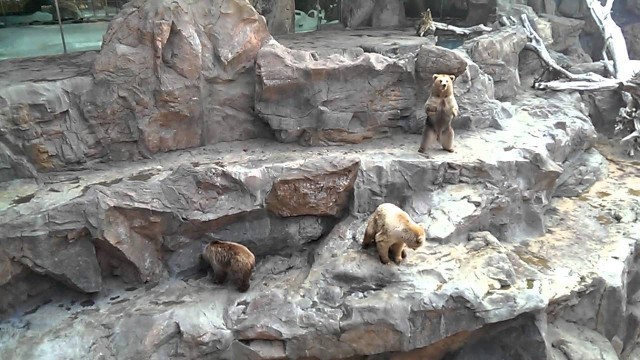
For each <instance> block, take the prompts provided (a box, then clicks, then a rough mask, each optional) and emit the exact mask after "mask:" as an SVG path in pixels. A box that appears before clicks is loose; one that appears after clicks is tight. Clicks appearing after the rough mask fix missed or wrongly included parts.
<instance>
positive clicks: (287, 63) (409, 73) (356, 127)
mask: <svg viewBox="0 0 640 360" xmlns="http://www.w3.org/2000/svg"><path fill="white" fill-rule="evenodd" d="M256 63H257V65H256V66H257V68H258V71H259V74H260V75H259V78H258V86H257V90H256V107H255V109H256V112H257V113H258V114H259V115H260V117H261V118H262V119H264V120H265V121H266V122H268V124H269V126H270V127H271V129H273V130H274V132H275V135H276V138H277V139H278V140H279V141H282V142H294V141H295V142H299V143H301V144H305V145H331V144H340V143H359V142H362V141H363V140H364V139H368V138H372V137H376V136H380V135H384V134H386V133H388V131H389V128H393V127H400V126H401V125H402V120H403V119H406V118H408V117H409V116H410V115H412V112H413V106H414V104H415V86H413V73H414V71H413V67H414V60H413V58H412V57H411V56H405V57H401V58H389V57H385V56H383V55H380V54H375V53H365V54H363V55H361V56H359V57H357V58H355V59H354V58H347V57H345V56H342V55H331V56H329V57H326V58H325V57H323V58H318V57H317V55H314V54H312V53H310V52H307V51H302V50H291V49H289V48H286V47H284V46H282V45H280V44H279V43H277V42H275V41H273V42H271V43H269V44H267V45H265V46H264V47H263V48H262V49H261V50H260V52H259V53H258V59H257V61H256ZM364 79H366V81H362V80H364Z"/></svg>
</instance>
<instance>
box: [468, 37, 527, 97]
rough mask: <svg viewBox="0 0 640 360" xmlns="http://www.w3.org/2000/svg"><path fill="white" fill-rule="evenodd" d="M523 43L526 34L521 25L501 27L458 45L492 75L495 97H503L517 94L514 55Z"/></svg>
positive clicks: (518, 77)
mask: <svg viewBox="0 0 640 360" xmlns="http://www.w3.org/2000/svg"><path fill="white" fill-rule="evenodd" d="M526 43H527V35H526V33H525V32H524V30H523V29H522V28H521V27H505V28H502V29H500V30H498V31H494V32H492V33H489V34H485V35H482V36H479V37H477V38H475V39H472V40H469V41H467V42H466V43H465V44H464V45H463V47H462V48H463V49H464V50H465V51H466V52H467V53H468V54H469V57H470V58H471V60H473V61H474V62H475V63H476V64H478V66H479V67H480V69H481V70H482V71H483V72H485V73H486V74H488V75H489V76H491V77H492V78H493V81H494V86H495V97H496V99H498V100H507V99H509V98H512V97H514V96H515V95H516V94H517V93H518V89H519V87H520V76H519V75H518V60H519V58H518V56H519V54H520V52H521V51H522V50H523V49H524V46H525V45H526Z"/></svg>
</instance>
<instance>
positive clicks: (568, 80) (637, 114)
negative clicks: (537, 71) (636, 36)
mask: <svg viewBox="0 0 640 360" xmlns="http://www.w3.org/2000/svg"><path fill="white" fill-rule="evenodd" d="M584 1H585V2H586V4H587V6H588V7H589V9H590V11H591V15H592V16H593V19H594V21H595V23H596V25H597V26H598V28H599V29H600V32H601V33H602V36H603V37H604V39H605V46H604V49H603V56H604V59H605V60H607V59H608V58H609V56H608V55H610V56H611V60H612V61H611V62H612V63H613V67H612V68H611V67H609V72H610V75H611V76H613V77H612V78H605V77H602V76H600V75H598V74H594V73H588V74H573V73H571V72H570V71H568V70H566V69H564V68H562V67H561V66H559V65H558V64H557V63H556V62H555V61H554V60H553V58H552V57H551V55H550V54H549V52H548V50H547V48H546V47H545V46H544V43H543V42H542V39H541V38H540V36H538V34H537V33H536V32H535V30H533V28H532V27H531V24H530V23H529V19H528V18H527V16H526V15H524V14H523V15H521V20H522V25H523V26H524V28H525V31H526V32H527V35H528V37H529V43H528V44H527V48H528V49H530V50H532V51H534V52H535V53H536V54H538V56H539V57H540V59H541V60H542V61H543V62H544V63H545V64H546V65H547V66H548V67H549V68H551V69H554V70H556V71H557V72H558V73H560V74H561V75H562V77H564V78H565V79H564V80H554V81H549V82H537V83H535V84H534V88H536V89H539V90H555V91H562V90H578V91H599V90H619V91H621V93H622V97H623V99H624V100H625V102H626V104H627V106H626V107H625V108H622V109H620V113H619V115H618V117H617V119H616V122H617V124H616V131H620V130H623V129H624V130H627V131H629V132H630V134H629V135H628V136H625V137H624V138H623V139H622V140H621V143H627V142H629V141H631V140H633V141H637V139H640V109H639V107H640V106H639V104H640V61H636V60H630V59H629V52H628V50H627V44H626V42H625V39H624V36H623V35H622V30H621V29H620V27H619V26H618V25H617V24H616V23H615V21H614V20H613V18H612V17H611V8H612V7H613V1H614V0H607V1H606V3H605V5H602V4H601V3H600V1H599V0H584ZM605 63H607V64H609V63H610V62H609V61H608V60H607V61H606V62H605ZM631 145H632V146H631V147H630V148H629V154H630V155H633V153H634V146H633V144H631ZM637 146H638V145H636V146H635V147H637ZM638 149H640V148H638Z"/></svg>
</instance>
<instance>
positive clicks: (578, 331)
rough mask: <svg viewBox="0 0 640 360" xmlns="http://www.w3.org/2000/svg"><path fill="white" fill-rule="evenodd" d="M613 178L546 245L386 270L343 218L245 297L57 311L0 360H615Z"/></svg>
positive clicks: (168, 289)
mask: <svg viewBox="0 0 640 360" xmlns="http://www.w3.org/2000/svg"><path fill="white" fill-rule="evenodd" d="M537 120H538V121H540V119H537ZM529 125H530V124H529ZM612 174H613V176H612V178H611V179H609V180H607V181H599V182H597V183H596V184H595V186H594V187H593V188H592V189H590V190H589V191H588V192H587V193H585V194H583V196H582V198H581V199H554V200H550V209H551V210H552V211H550V212H549V213H548V214H547V219H548V224H547V225H548V229H547V231H546V233H545V235H543V236H541V237H539V238H533V239H531V240H530V241H528V242H525V243H521V244H517V243H513V242H511V241H499V240H498V239H496V237H494V236H493V235H492V234H491V233H490V232H487V231H483V232H472V233H470V234H469V238H468V242H466V243H463V244H440V245H436V244H434V243H432V242H429V243H427V244H425V245H424V247H422V248H420V249H418V250H417V251H411V252H410V254H409V256H408V257H407V261H406V262H405V263H403V265H402V266H395V265H394V266H381V265H380V264H379V262H378V260H377V257H376V256H375V255H374V254H373V252H372V251H363V250H362V249H361V247H360V243H359V242H360V241H361V238H362V234H363V232H364V226H365V221H366V217H364V216H360V215H354V216H349V217H347V218H345V219H343V220H342V221H341V222H340V223H339V224H338V225H336V226H335V227H334V229H333V230H332V231H331V232H330V233H329V234H328V236H327V237H326V238H325V239H323V240H321V241H320V242H319V243H316V244H315V246H313V247H311V248H310V249H309V250H301V252H299V253H297V254H296V256H294V257H281V256H277V255H272V256H266V257H264V258H262V259H261V261H259V263H258V267H257V269H256V273H255V275H254V282H253V284H254V285H253V286H252V289H251V290H250V291H249V292H248V293H246V294H238V293H235V292H231V291H228V290H226V289H223V288H221V287H220V286H217V285H213V284H212V283H211V281H210V280H209V279H207V278H203V279H191V280H174V281H167V282H164V283H162V284H160V285H158V286H155V287H153V288H151V289H145V288H140V289H133V290H131V289H130V291H122V290H114V291H112V292H111V293H110V294H109V296H104V297H99V298H94V300H93V302H92V303H90V304H88V305H80V304H78V303H69V301H68V299H59V298H53V299H52V303H51V304H49V305H45V306H42V307H41V308H40V309H38V310H37V311H36V312H35V313H33V314H30V315H25V316H23V317H22V318H20V319H19V320H17V321H14V322H12V323H9V322H5V323H2V324H0V330H2V331H0V344H1V345H2V346H0V355H3V358H4V357H6V356H8V354H11V355H12V356H15V357H18V358H21V359H23V358H24V359H32V358H33V359H35V358H38V359H55V358H61V357H64V358H66V359H80V358H86V357H87V356H90V357H96V356H98V354H103V355H104V356H110V357H114V358H140V357H146V356H151V357H152V358H180V357H187V358H198V357H203V356H209V357H215V358H220V359H239V358H245V357H254V358H255V357H256V356H257V358H274V357H275V358H277V357H287V358H299V357H315V358H319V359H327V358H344V357H350V356H364V355H375V354H381V353H384V352H392V354H390V355H387V356H395V357H398V358H418V359H419V358H426V356H428V355H432V356H435V355H434V354H437V356H438V357H437V358H440V357H441V356H443V355H445V354H447V358H451V359H461V360H462V359H482V360H484V359H487V360H488V359H499V358H521V357H520V356H519V355H518V354H526V356H525V357H522V358H524V359H532V360H533V359H549V360H550V359H617V358H618V355H617V353H618V352H619V350H616V349H620V350H621V349H622V348H627V349H628V350H627V351H628V353H629V354H631V353H632V351H633V349H634V346H635V337H633V336H632V337H629V338H627V337H625V335H624V334H637V333H638V330H639V328H638V323H637V322H635V323H634V322H633V321H629V322H627V321H625V319H632V318H633V317H632V316H631V313H632V312H633V311H635V310H634V309H635V306H636V305H637V304H636V303H637V299H635V297H633V295H634V294H635V292H636V291H637V284H636V281H637V277H638V268H639V264H638V261H637V253H636V252H637V250H636V249H635V244H636V242H637V241H638V240H639V239H637V238H634V236H637V231H638V230H639V223H638V222H637V220H636V221H633V222H617V221H616V220H615V218H614V217H615V213H614V212H615V211H621V210H624V211H631V212H633V213H635V214H638V212H640V202H639V201H640V199H639V198H638V195H631V196H629V194H627V193H626V192H615V190H614V189H616V188H617V189H620V188H623V189H636V190H640V189H637V188H636V187H637V184H636V183H635V182H634V180H633V179H630V178H629V177H628V176H626V174H624V173H623V172H614V173H612ZM451 189H453V188H451ZM603 192H608V194H609V195H607V196H602V195H601V194H602V193H603ZM586 204H590V205H592V206H585V205H586ZM470 277H472V278H473V279H474V281H473V282H469V278H470ZM625 302H628V304H627V306H626V307H625V306H624V303H625ZM58 304H60V305H62V307H64V308H68V309H69V310H64V309H63V308H60V307H58ZM142 309H144V310H142ZM70 314H71V315H70ZM27 323H28V324H29V325H28V326H29V331H25V330H24V328H23V327H24V326H25V324H27ZM71 339H75V340H76V341H71ZM78 339H80V340H82V341H78ZM131 339H142V341H140V340H136V341H131ZM62 344H64V346H61V345H62ZM87 344H90V345H88V346H87ZM547 344H548V346H547ZM176 349H179V350H178V352H176ZM328 349H330V351H328ZM525 350H526V351H525ZM380 356H384V355H380ZM625 358H626V357H625ZM631 358H632V357H631Z"/></svg>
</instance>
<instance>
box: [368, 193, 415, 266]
mask: <svg viewBox="0 0 640 360" xmlns="http://www.w3.org/2000/svg"><path fill="white" fill-rule="evenodd" d="M425 237H426V235H425V231H424V229H423V228H422V226H420V225H418V224H416V223H415V222H414V221H413V220H412V219H411V217H410V216H409V215H408V214H407V213H406V212H404V210H402V209H400V208H399V207H397V206H395V205H393V204H390V203H384V204H380V205H378V207H377V208H376V211H374V212H373V214H372V215H371V217H369V221H368V223H367V229H366V230H365V232H364V240H363V241H362V247H363V248H367V247H369V245H371V244H372V243H375V244H376V248H377V249H378V256H379V257H380V262H381V263H383V264H388V263H389V254H390V253H391V256H392V257H393V261H394V262H395V263H396V264H400V262H402V259H404V258H406V257H407V252H406V249H405V246H408V247H410V248H412V249H414V250H415V249H417V248H418V247H420V246H421V245H422V244H423V243H424V241H425Z"/></svg>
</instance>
